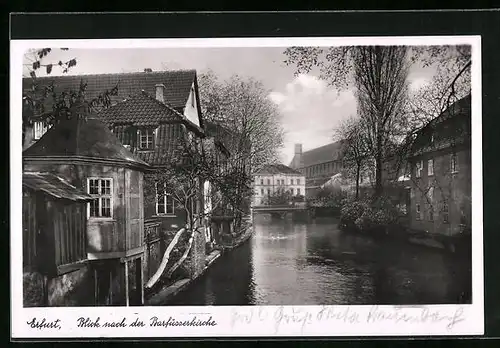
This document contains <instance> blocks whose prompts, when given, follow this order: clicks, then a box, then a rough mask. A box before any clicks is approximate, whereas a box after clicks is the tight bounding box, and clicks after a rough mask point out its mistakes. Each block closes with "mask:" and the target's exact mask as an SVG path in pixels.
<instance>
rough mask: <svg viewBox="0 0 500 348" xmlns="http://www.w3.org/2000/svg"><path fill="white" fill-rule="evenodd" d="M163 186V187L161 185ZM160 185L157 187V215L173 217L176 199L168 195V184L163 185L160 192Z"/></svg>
mask: <svg viewBox="0 0 500 348" xmlns="http://www.w3.org/2000/svg"><path fill="white" fill-rule="evenodd" d="M160 186H161V185H160ZM158 191H159V190H158V184H157V185H156V214H157V215H164V214H168V215H173V214H174V199H173V198H172V196H171V195H169V194H168V193H167V190H166V183H163V190H161V192H158Z"/></svg>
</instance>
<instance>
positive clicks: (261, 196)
mask: <svg viewBox="0 0 500 348" xmlns="http://www.w3.org/2000/svg"><path fill="white" fill-rule="evenodd" d="M253 186H254V196H253V205H255V206H256V205H262V204H265V202H266V200H267V198H268V197H270V196H272V195H273V194H276V193H277V192H289V193H290V194H291V195H292V196H299V197H300V196H304V195H305V188H306V178H305V176H304V175H303V174H302V173H301V172H299V171H297V170H295V169H293V168H290V167H289V166H286V165H284V164H267V165H264V166H263V167H262V168H260V169H259V170H258V171H257V172H256V173H255V175H254V185H253Z"/></svg>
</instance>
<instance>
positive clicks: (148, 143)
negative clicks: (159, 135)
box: [139, 129, 154, 149]
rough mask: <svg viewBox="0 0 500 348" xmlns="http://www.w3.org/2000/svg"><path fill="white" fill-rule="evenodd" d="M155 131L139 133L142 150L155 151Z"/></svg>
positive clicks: (147, 130)
mask: <svg viewBox="0 0 500 348" xmlns="http://www.w3.org/2000/svg"><path fill="white" fill-rule="evenodd" d="M153 138H154V131H153V130H152V129H141V130H140V131H139V147H140V148H141V149H153Z"/></svg>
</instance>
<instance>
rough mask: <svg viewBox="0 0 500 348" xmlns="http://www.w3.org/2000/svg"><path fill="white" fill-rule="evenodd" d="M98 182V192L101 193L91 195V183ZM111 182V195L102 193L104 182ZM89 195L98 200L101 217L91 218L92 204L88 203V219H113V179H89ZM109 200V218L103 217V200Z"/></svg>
mask: <svg viewBox="0 0 500 348" xmlns="http://www.w3.org/2000/svg"><path fill="white" fill-rule="evenodd" d="M91 180H98V182H99V185H98V191H99V193H90V181H91ZM105 180H109V194H103V193H102V181H105ZM87 193H88V194H89V195H90V196H92V197H93V198H95V199H97V200H98V204H99V209H98V211H99V216H91V215H90V204H91V203H90V202H89V203H87V218H88V219H96V220H109V219H113V178H107V177H89V178H87ZM103 198H109V216H102V199H103Z"/></svg>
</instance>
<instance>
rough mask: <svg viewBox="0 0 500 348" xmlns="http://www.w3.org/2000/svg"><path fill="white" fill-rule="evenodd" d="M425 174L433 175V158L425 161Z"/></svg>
mask: <svg viewBox="0 0 500 348" xmlns="http://www.w3.org/2000/svg"><path fill="white" fill-rule="evenodd" d="M427 175H428V176H432V175H434V160H433V159H430V160H428V161H427Z"/></svg>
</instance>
